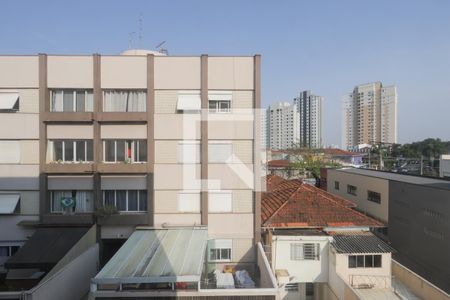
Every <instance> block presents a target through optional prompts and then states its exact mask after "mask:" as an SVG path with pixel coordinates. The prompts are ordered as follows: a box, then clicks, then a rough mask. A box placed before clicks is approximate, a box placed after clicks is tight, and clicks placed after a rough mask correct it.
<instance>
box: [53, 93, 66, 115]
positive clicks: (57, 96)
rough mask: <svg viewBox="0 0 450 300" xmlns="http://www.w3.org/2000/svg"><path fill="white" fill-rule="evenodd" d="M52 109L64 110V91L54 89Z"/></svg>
mask: <svg viewBox="0 0 450 300" xmlns="http://www.w3.org/2000/svg"><path fill="white" fill-rule="evenodd" d="M51 107H52V111H63V93H62V91H52V103H51Z"/></svg>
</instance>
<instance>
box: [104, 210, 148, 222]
mask: <svg viewBox="0 0 450 300" xmlns="http://www.w3.org/2000/svg"><path fill="white" fill-rule="evenodd" d="M98 224H100V225H146V224H148V213H147V212H142V213H129V214H116V215H111V216H108V217H105V218H98Z"/></svg>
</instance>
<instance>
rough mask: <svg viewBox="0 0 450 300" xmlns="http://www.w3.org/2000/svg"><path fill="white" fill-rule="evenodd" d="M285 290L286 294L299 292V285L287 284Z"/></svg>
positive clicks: (294, 283)
mask: <svg viewBox="0 0 450 300" xmlns="http://www.w3.org/2000/svg"><path fill="white" fill-rule="evenodd" d="M284 290H285V291H286V292H298V283H296V282H293V283H286V284H285V285H284Z"/></svg>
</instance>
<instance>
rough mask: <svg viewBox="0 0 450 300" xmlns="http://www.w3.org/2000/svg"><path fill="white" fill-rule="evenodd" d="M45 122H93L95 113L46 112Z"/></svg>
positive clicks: (44, 114) (44, 115)
mask: <svg viewBox="0 0 450 300" xmlns="http://www.w3.org/2000/svg"><path fill="white" fill-rule="evenodd" d="M42 117H43V120H44V122H63V123H65V122H92V121H93V119H94V113H92V112H45V113H43V116H42Z"/></svg>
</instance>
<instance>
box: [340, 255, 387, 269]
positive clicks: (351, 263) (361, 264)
mask: <svg viewBox="0 0 450 300" xmlns="http://www.w3.org/2000/svg"><path fill="white" fill-rule="evenodd" d="M348 267H349V268H381V255H349V257H348Z"/></svg>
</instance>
